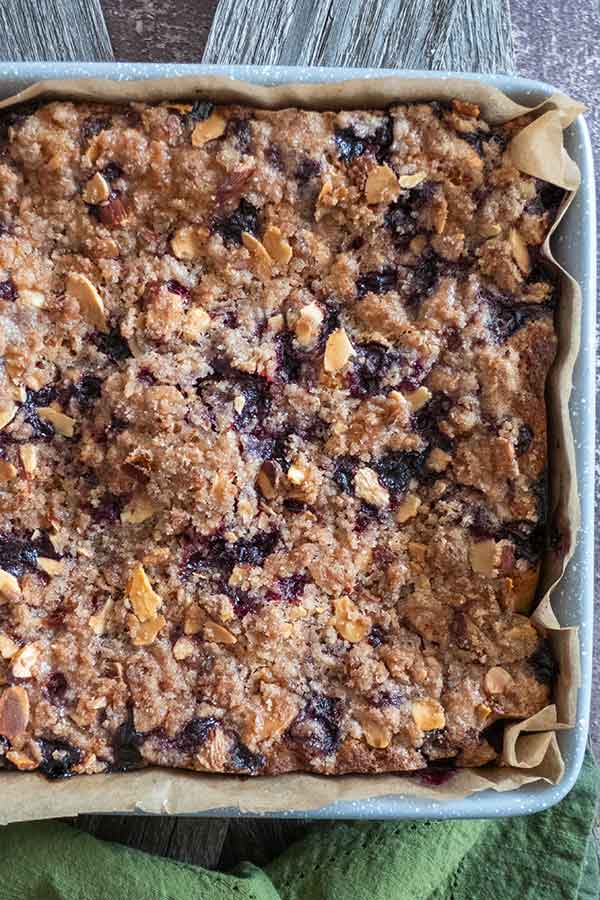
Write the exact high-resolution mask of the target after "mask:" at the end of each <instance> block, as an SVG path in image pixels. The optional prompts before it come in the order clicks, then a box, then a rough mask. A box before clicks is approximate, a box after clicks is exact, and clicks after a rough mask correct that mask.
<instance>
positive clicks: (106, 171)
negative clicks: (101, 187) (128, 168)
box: [102, 162, 123, 181]
mask: <svg viewBox="0 0 600 900" xmlns="http://www.w3.org/2000/svg"><path fill="white" fill-rule="evenodd" d="M102 174H103V175H104V177H105V178H106V180H107V181H116V179H117V178H122V177H123V169H122V168H121V166H120V165H119V164H118V163H116V162H109V163H107V164H106V165H105V166H104V168H103V169H102Z"/></svg>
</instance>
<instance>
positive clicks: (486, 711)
mask: <svg viewBox="0 0 600 900" xmlns="http://www.w3.org/2000/svg"><path fill="white" fill-rule="evenodd" d="M491 714H492V708H491V706H488V705H487V703H478V704H477V706H476V707H475V715H476V716H477V720H478V722H479V723H480V724H483V722H485V720H486V719H489V717H490V716H491Z"/></svg>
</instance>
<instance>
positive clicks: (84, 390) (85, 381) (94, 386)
mask: <svg viewBox="0 0 600 900" xmlns="http://www.w3.org/2000/svg"><path fill="white" fill-rule="evenodd" d="M101 394H102V379H101V378H98V377H97V376H96V375H84V376H83V378H81V379H80V380H79V381H78V382H77V383H76V384H74V385H73V393H72V397H73V399H74V400H76V402H77V403H78V404H79V406H80V407H81V409H82V410H88V409H90V407H91V406H93V405H94V403H95V402H96V400H97V399H98V398H99V397H100V396H101Z"/></svg>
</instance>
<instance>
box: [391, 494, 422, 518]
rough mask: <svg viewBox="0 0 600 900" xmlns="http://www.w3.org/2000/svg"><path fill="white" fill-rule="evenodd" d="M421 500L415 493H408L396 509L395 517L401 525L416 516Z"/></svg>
mask: <svg viewBox="0 0 600 900" xmlns="http://www.w3.org/2000/svg"><path fill="white" fill-rule="evenodd" d="M420 505H421V501H420V500H419V498H418V497H417V496H416V495H415V494H407V495H406V497H405V498H404V500H403V501H402V503H400V505H399V506H398V509H397V510H396V515H395V519H396V522H398V523H399V524H400V525H401V524H402V523H403V522H408V520H409V519H412V518H414V516H416V514H417V512H418V510H419V507H420Z"/></svg>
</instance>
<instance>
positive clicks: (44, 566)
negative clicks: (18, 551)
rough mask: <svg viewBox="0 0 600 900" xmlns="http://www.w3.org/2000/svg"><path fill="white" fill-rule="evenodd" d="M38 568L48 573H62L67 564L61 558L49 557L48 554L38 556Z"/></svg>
mask: <svg viewBox="0 0 600 900" xmlns="http://www.w3.org/2000/svg"><path fill="white" fill-rule="evenodd" d="M37 564H38V569H41V570H42V572H45V573H46V575H62V574H63V572H64V570H65V564H64V562H63V561H62V560H60V559H49V558H48V557H47V556H38V558H37Z"/></svg>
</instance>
